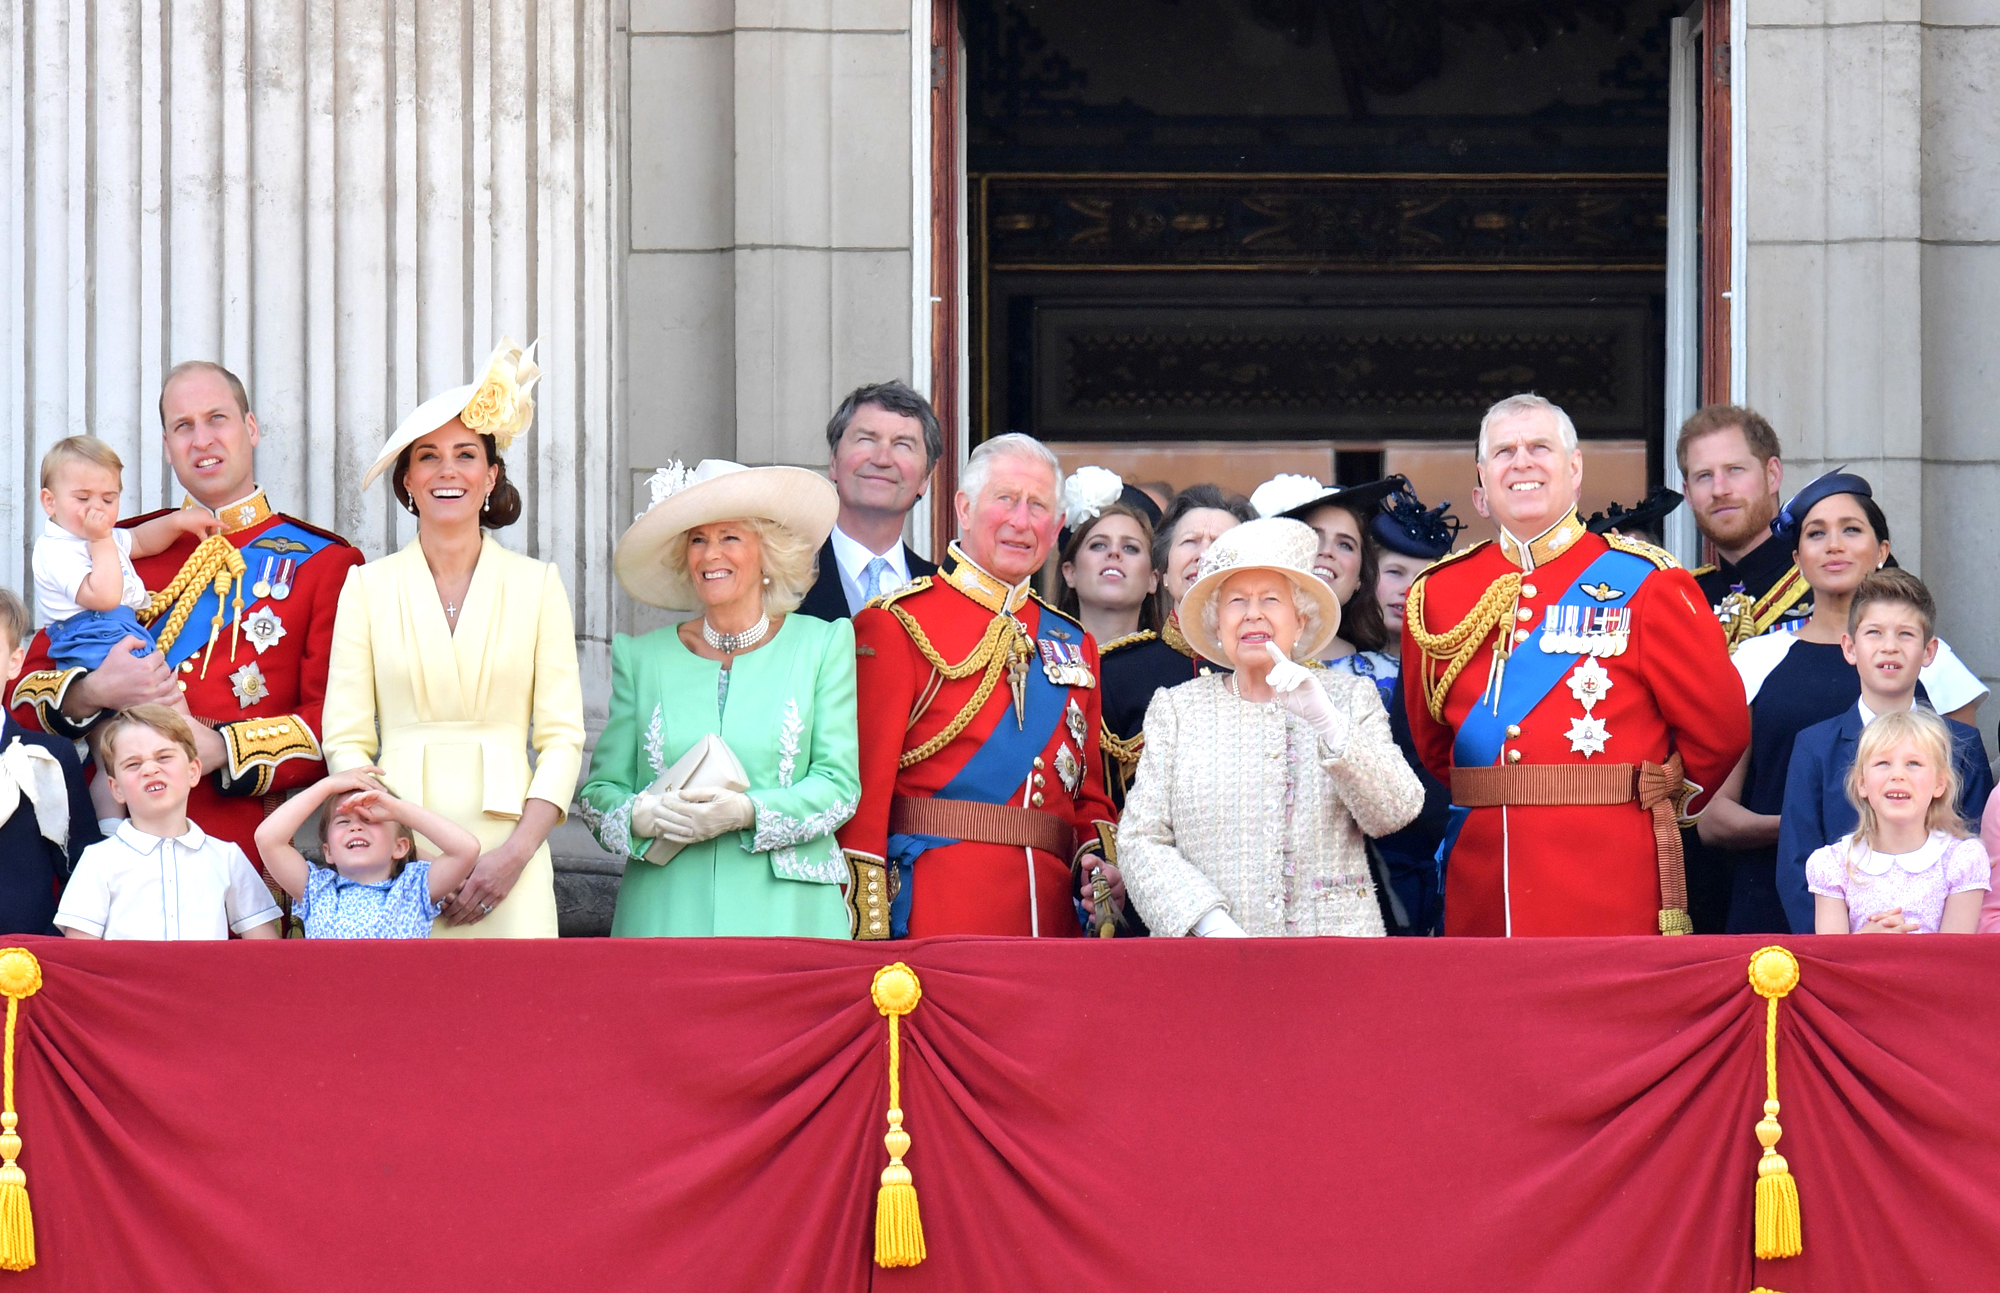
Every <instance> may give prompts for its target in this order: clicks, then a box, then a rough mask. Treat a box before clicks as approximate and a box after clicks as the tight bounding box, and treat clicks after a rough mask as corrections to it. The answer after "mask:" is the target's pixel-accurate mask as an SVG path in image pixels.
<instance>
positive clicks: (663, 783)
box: [646, 733, 750, 866]
mask: <svg viewBox="0 0 2000 1293" xmlns="http://www.w3.org/2000/svg"><path fill="white" fill-rule="evenodd" d="M749 788H750V778H749V777H748V776H746V775H745V774H744V771H743V764H742V762H741V761H740V760H739V759H737V757H736V755H735V754H734V753H733V752H732V751H731V750H730V748H729V747H728V746H727V745H725V744H723V741H722V738H721V737H719V736H716V735H715V734H714V733H710V734H709V735H707V736H704V737H702V738H701V739H700V740H699V741H696V742H695V743H694V745H693V746H692V747H691V748H690V749H689V750H688V752H687V753H686V754H683V755H682V756H681V757H680V758H678V759H676V760H674V766H673V767H671V768H668V769H667V770H666V771H665V772H662V773H661V774H660V775H659V779H658V780H656V781H654V782H653V784H652V785H651V786H649V787H647V793H649V794H655V795H658V794H664V793H665V792H667V791H669V790H737V791H742V790H748V789H749ZM681 848H682V846H681V845H679V844H676V843H675V842H674V841H672V840H659V839H656V840H654V841H653V842H652V843H651V844H649V845H647V847H646V860H647V861H648V862H651V863H653V864H654V865H656V866H665V865H666V864H667V863H669V862H671V861H673V859H674V854H676V853H678V852H680V851H681Z"/></svg>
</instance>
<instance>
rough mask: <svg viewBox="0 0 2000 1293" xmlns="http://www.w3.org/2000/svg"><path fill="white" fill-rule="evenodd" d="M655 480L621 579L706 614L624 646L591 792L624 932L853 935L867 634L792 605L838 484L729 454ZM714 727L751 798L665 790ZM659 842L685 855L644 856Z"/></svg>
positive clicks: (589, 804) (592, 817)
mask: <svg viewBox="0 0 2000 1293" xmlns="http://www.w3.org/2000/svg"><path fill="white" fill-rule="evenodd" d="M649 484H650V485H651V488H652V492H653V505H652V506H651V507H650V508H648V509H647V510H646V511H645V512H644V513H642V514H641V515H640V517H639V519H638V520H637V521H635V522H634V523H633V525H632V528H631V529H629V530H627V531H626V532H625V535H624V537H623V538H621V539H620V540H619V541H618V550H617V554H616V557H615V566H616V569H617V572H618V579H619V582H620V583H621V584H623V585H624V587H625V590H626V591H627V592H628V593H630V594H631V595H632V596H633V597H635V598H637V599H639V600H640V601H643V602H648V603H650V604H652V605H655V606H662V607H665V608H667V609H669V610H699V611H700V612H701V614H700V615H699V616H697V617H696V618H694V619H691V620H689V621H687V622H686V623H684V624H680V625H677V626H669V627H667V628H662V629H658V630H655V631H654V632H652V633H648V634H646V635H645V636H644V637H638V638H628V637H623V636H620V637H619V638H618V639H617V640H615V641H614V642H613V643H612V647H611V712H610V717H609V720H608V721H607V722H606V723H605V726H604V732H603V735H602V736H600V737H599V738H598V742H597V749H596V752H595V754H594V755H593V757H592V759H591V764H590V779H589V781H588V783H587V784H586V785H585V786H584V788H583V793H582V799H583V803H584V806H585V813H586V816H587V819H588V820H589V821H590V822H591V824H592V828H593V829H594V830H595V831H596V833H597V838H598V840H599V841H600V842H602V843H603V845H604V847H605V848H607V849H609V850H611V851H612V852H613V853H617V854H620V855H621V856H623V857H625V858H626V859H627V861H626V866H625V879H624V882H623V884H622V886H621V887H620V889H619V893H618V910H617V914H616V915H615V916H614V917H613V918H612V922H611V932H612V934H613V935H624V936H639V937H646V936H655V937H657V936H674V935H678V936H693V937H707V936H716V935H759V934H765V935H769V934H784V935H798V936H809V937H819V938H847V937H849V934H850V923H849V914H848V909H847V905H846V903H845V901H844V900H843V897H842V891H841V886H842V885H843V884H845V883H846V882H847V880H848V870H847V863H846V859H845V855H843V854H842V852H841V850H840V846H839V844H838V843H837V842H836V841H835V839H834V830H835V828H836V827H838V826H840V825H841V824H842V823H843V822H845V821H846V820H847V819H848V818H849V817H851V816H853V815H854V809H855V805H856V803H857V802H858V801H859V798H860V794H861V781H860V773H859V767H858V752H857V750H856V747H855V735H854V733H855V722H854V630H853V627H852V625H851V624H850V623H849V622H848V621H846V620H840V621H838V622H835V623H828V622H826V621H824V620H818V619H814V618H812V617H811V616H807V615H794V614H791V613H790V612H791V611H792V610H793V608H795V607H796V606H797V605H798V604H799V600H800V599H801V598H802V597H803V596H804V595H805V592H806V590H807V589H808V588H810V587H811V586H812V580H813V561H814V556H815V554H817V552H818V551H819V548H820V545H821V544H822V543H824V542H825V540H826V536H827V534H828V532H829V531H830V530H831V528H832V526H833V520H834V515H835V513H836V511H837V510H838V507H839V503H838V500H837V498H836V496H835V494H834V490H833V486H832V485H831V484H829V483H828V482H827V481H826V480H825V479H824V478H822V477H820V476H818V475H816V474H815V473H813V472H809V471H803V470H801V469H799V468H796V467H742V466H739V465H738V464H736V463H731V462H722V461H718V460H709V461H705V462H703V463H702V464H701V465H700V466H699V467H697V468H696V469H695V470H694V471H692V472H690V471H688V470H686V469H685V468H683V467H681V466H680V465H679V464H678V463H676V464H674V465H673V466H670V467H664V468H661V469H660V471H658V472H656V473H655V474H654V476H653V479H652V480H651V481H650V482H649ZM710 736H719V737H721V739H722V741H723V743H724V744H726V745H727V746H728V747H729V750H730V752H731V753H732V754H734V755H735V757H736V759H737V761H738V762H740V763H741V764H742V767H743V772H744V774H745V780H747V781H748V782H749V789H748V790H747V791H736V790H729V789H722V788H718V787H714V786H708V787H705V788H687V789H682V790H671V789H663V790H660V791H658V792H655V791H654V790H653V789H652V787H653V785H654V783H655V781H656V779H657V778H658V777H659V775H660V773H661V772H662V771H664V770H666V769H668V768H671V767H673V766H674V764H675V763H676V761H677V760H679V759H680V758H681V756H682V755H684V754H686V753H687V752H688V751H689V750H691V749H692V748H693V747H694V746H695V745H696V744H698V743H700V742H702V741H703V740H705V739H706V738H708V737H710ZM655 840H663V841H667V842H669V843H671V844H676V845H679V846H680V848H679V851H678V852H677V853H674V854H673V855H672V857H671V858H670V859H669V860H667V861H666V862H664V863H662V864H656V863H654V862H652V861H649V860H648V859H647V853H648V850H649V849H651V848H652V845H653V842H654V841H655ZM653 852H654V854H655V856H660V855H661V851H660V850H653Z"/></svg>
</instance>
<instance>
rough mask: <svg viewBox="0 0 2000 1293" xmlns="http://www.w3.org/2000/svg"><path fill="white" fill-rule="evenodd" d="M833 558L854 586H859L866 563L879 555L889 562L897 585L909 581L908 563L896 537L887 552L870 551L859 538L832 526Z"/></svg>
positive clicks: (900, 543)
mask: <svg viewBox="0 0 2000 1293" xmlns="http://www.w3.org/2000/svg"><path fill="white" fill-rule="evenodd" d="M831 537H832V539H833V559H834V560H835V561H837V562H839V563H840V571H841V573H842V574H844V575H846V576H847V577H848V579H850V580H852V581H853V583H854V586H855V587H856V588H859V587H861V572H862V571H864V570H866V569H867V568H868V563H869V562H871V561H873V560H874V559H875V558H877V557H880V558H882V560H884V561H886V562H888V563H889V572H890V573H891V574H893V575H895V577H896V583H897V586H898V587H900V586H902V585H903V584H907V583H909V582H910V565H909V562H908V561H907V560H905V559H904V556H903V541H902V540H901V539H897V540H896V542H895V543H894V544H893V545H891V546H890V548H889V550H888V551H887V552H870V551H869V550H868V549H867V547H866V546H864V545H863V544H862V543H861V542H860V541H859V540H857V539H855V538H854V537H852V536H851V535H849V534H848V533H847V531H845V530H843V529H841V528H840V527H839V526H837V525H836V526H834V527H833V534H832V536H831Z"/></svg>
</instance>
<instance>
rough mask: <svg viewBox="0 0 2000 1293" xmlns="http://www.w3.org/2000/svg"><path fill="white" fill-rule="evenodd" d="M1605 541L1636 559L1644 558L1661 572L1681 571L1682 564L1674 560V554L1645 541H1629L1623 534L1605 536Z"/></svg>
mask: <svg viewBox="0 0 2000 1293" xmlns="http://www.w3.org/2000/svg"><path fill="white" fill-rule="evenodd" d="M1604 541H1605V542H1606V543H1608V544H1610V545H1611V546H1612V547H1614V548H1616V549H1617V550H1618V551H1620V552H1629V553H1631V554H1632V555H1633V556H1635V557H1644V558H1645V559H1646V560H1648V561H1650V562H1652V563H1653V564H1654V565H1655V566H1657V567H1658V568H1659V569H1661V570H1679V569H1680V568H1681V563H1680V562H1678V561H1676V560H1674V554H1673V553H1671V552H1668V551H1667V550H1666V549H1665V548H1661V547H1656V546H1654V545H1653V544H1650V543H1648V542H1646V541H1645V540H1644V539H1628V538H1626V537H1625V536H1624V535H1622V534H1617V533H1612V534H1607V535H1605V536H1604Z"/></svg>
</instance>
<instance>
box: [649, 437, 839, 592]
mask: <svg viewBox="0 0 2000 1293" xmlns="http://www.w3.org/2000/svg"><path fill="white" fill-rule="evenodd" d="M646 487H647V488H648V489H649V490H650V491H651V492H652V500H653V501H652V502H651V504H649V505H648V506H647V508H646V510H645V511H643V512H641V513H639V516H638V518H637V519H636V520H634V521H633V522H632V526H631V528H630V529H628V530H626V531H625V533H624V534H623V535H622V536H621V537H620V538H619V540H618V549H617V551H616V552H614V553H613V554H612V557H611V567H612V569H613V570H615V571H616V572H617V573H618V582H619V583H620V584H623V585H624V586H625V591H626V592H628V593H630V594H631V595H632V596H633V597H636V598H637V599H639V600H640V601H642V602H645V603H646V604H647V605H649V606H661V607H665V608H666V609H667V610H670V611H691V610H696V609H698V605H699V604H698V603H697V602H696V600H695V598H694V596H693V589H692V588H690V587H689V585H688V582H687V577H686V575H685V573H683V572H679V571H670V570H668V569H667V567H666V563H665V560H664V558H665V555H666V551H667V544H668V543H669V542H671V541H672V540H673V538H674V536H675V535H677V534H684V533H686V532H687V531H689V530H691V529H693V528H694V527H695V526H697V525H713V524H714V523H715V522H717V521H740V520H745V519H749V518H753V517H754V518H756V519H758V520H763V521H770V522H773V523H774V524H777V525H782V526H784V527H785V528H786V529H787V530H790V531H791V532H792V533H794V534H796V535H798V536H800V537H801V538H804V539H809V540H811V541H812V546H813V547H815V548H817V547H819V546H820V545H821V544H823V543H825V542H826V536H827V535H829V534H831V533H833V520H834V518H835V517H836V516H838V515H840V495H839V494H838V493H836V492H835V491H834V488H833V482H832V481H830V480H828V479H827V478H826V477H824V476H822V475H820V474H819V473H818V472H816V471H807V470H806V469H805V468H803V467H745V466H744V465H743V464H742V463H740V462H729V461H727V460H725V459H722V458H704V459H703V460H702V461H701V463H700V464H699V465H697V466H696V467H695V469H694V470H693V471H689V470H688V469H687V468H686V467H683V466H682V465H681V464H680V463H679V462H671V463H668V464H667V465H666V466H664V467H662V468H660V469H659V470H658V471H656V472H654V473H653V474H652V476H650V477H649V478H648V479H647V481H646Z"/></svg>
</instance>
